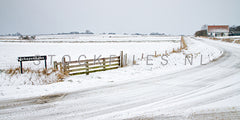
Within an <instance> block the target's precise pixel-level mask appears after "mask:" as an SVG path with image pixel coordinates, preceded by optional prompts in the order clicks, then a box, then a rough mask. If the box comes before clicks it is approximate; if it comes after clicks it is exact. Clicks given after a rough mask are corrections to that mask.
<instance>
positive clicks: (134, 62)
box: [133, 55, 136, 65]
mask: <svg viewBox="0 0 240 120" xmlns="http://www.w3.org/2000/svg"><path fill="white" fill-rule="evenodd" d="M135 64H136V61H135V55H133V65H135Z"/></svg>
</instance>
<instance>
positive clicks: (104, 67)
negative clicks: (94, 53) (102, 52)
mask: <svg viewBox="0 0 240 120" xmlns="http://www.w3.org/2000/svg"><path fill="white" fill-rule="evenodd" d="M105 65H106V64H105V58H103V70H104V71H105V70H106V66H105Z"/></svg>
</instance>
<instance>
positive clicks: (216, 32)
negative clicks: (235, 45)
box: [207, 25, 229, 37]
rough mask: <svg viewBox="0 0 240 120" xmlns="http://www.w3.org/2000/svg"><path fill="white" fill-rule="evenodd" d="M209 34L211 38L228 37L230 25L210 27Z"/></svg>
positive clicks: (208, 28)
mask: <svg viewBox="0 0 240 120" xmlns="http://www.w3.org/2000/svg"><path fill="white" fill-rule="evenodd" d="M207 33H208V36H209V37H219V36H228V34H229V26H228V25H208V27H207Z"/></svg>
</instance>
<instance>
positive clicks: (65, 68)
mask: <svg viewBox="0 0 240 120" xmlns="http://www.w3.org/2000/svg"><path fill="white" fill-rule="evenodd" d="M63 73H64V74H66V73H67V65H66V59H65V57H64V58H63Z"/></svg>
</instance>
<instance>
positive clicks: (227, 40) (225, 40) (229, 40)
mask: <svg viewBox="0 0 240 120" xmlns="http://www.w3.org/2000/svg"><path fill="white" fill-rule="evenodd" d="M222 41H224V42H233V41H234V40H233V39H230V38H226V39H222Z"/></svg>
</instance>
